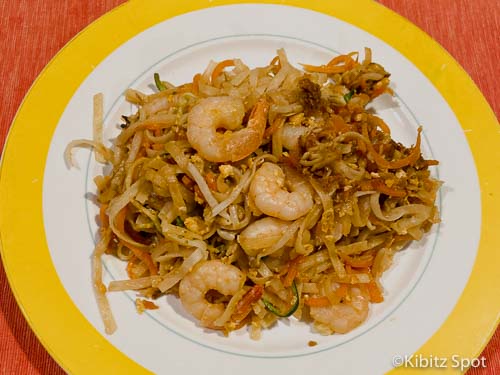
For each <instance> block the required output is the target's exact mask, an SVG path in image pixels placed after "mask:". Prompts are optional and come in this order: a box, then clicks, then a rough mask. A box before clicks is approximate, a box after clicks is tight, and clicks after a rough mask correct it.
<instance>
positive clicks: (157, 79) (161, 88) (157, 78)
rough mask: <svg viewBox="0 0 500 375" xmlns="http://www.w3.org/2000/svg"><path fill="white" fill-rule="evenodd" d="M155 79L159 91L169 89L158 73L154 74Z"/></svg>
mask: <svg viewBox="0 0 500 375" xmlns="http://www.w3.org/2000/svg"><path fill="white" fill-rule="evenodd" d="M154 78H155V85H156V88H157V89H158V91H165V90H166V89H167V86H165V84H164V83H163V82H162V81H161V80H160V75H159V74H158V73H155V74H154Z"/></svg>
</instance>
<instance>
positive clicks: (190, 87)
mask: <svg viewBox="0 0 500 375" xmlns="http://www.w3.org/2000/svg"><path fill="white" fill-rule="evenodd" d="M193 89H194V88H193V84H192V83H185V84H183V85H181V86H179V87H177V89H176V90H175V91H176V93H178V94H182V93H186V92H193Z"/></svg>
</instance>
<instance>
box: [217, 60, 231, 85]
mask: <svg viewBox="0 0 500 375" xmlns="http://www.w3.org/2000/svg"><path fill="white" fill-rule="evenodd" d="M228 66H234V60H232V59H231V60H223V61H221V62H220V63H218V64H217V65H216V66H215V68H214V70H213V71H212V77H211V80H212V81H211V82H212V84H213V83H214V81H215V80H216V79H217V77H218V76H219V75H220V74H221V73H222V71H223V70H224V69H225V68H227V67H228Z"/></svg>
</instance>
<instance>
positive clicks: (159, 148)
mask: <svg viewBox="0 0 500 375" xmlns="http://www.w3.org/2000/svg"><path fill="white" fill-rule="evenodd" d="M151 148H152V149H153V150H156V151H162V150H163V149H164V148H165V145H164V144H163V143H152V144H151Z"/></svg>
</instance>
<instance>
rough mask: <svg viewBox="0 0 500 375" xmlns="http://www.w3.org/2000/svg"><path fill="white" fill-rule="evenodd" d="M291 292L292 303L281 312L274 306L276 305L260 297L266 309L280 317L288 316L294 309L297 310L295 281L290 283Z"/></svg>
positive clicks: (297, 295) (297, 299)
mask: <svg viewBox="0 0 500 375" xmlns="http://www.w3.org/2000/svg"><path fill="white" fill-rule="evenodd" d="M292 292H293V305H292V307H291V308H290V310H288V311H287V312H284V313H282V312H281V311H279V310H278V309H277V308H276V306H274V305H273V304H272V303H271V302H269V301H268V300H266V299H265V298H262V302H264V306H266V309H268V310H269V311H270V312H272V313H273V314H274V315H277V316H279V317H281V318H288V317H289V316H290V315H292V314H293V313H294V312H295V311H297V308H298V307H299V292H298V291H297V286H296V285H295V281H294V282H293V283H292Z"/></svg>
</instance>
